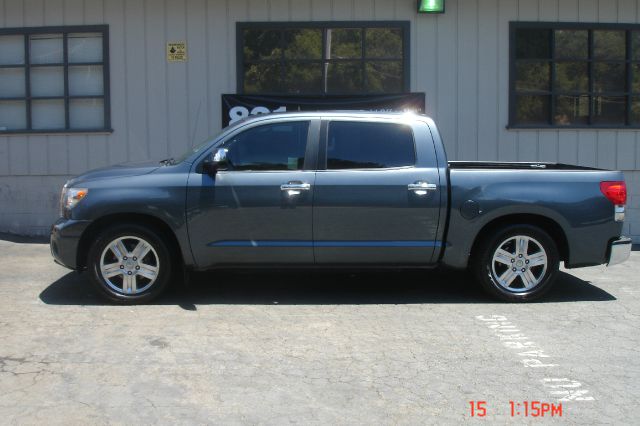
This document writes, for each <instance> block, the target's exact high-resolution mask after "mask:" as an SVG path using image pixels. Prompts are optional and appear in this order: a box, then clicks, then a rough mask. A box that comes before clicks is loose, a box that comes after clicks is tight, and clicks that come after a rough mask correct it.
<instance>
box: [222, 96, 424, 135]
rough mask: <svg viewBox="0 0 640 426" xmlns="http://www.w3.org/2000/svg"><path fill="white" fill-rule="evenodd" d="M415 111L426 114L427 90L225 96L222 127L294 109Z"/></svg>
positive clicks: (223, 99)
mask: <svg viewBox="0 0 640 426" xmlns="http://www.w3.org/2000/svg"><path fill="white" fill-rule="evenodd" d="M328 110H356V111H363V110H364V111H378V112H381V111H408V110H410V111H415V112H419V113H424V111H425V95H424V93H403V94H397V95H353V96H349V95H344V96H342V95H340V96H295V95H292V96H261V95H222V127H227V126H228V125H230V124H233V123H235V122H236V121H239V120H242V119H244V118H247V117H250V116H253V115H259V114H269V113H271V112H292V111H294V112H295V111H328Z"/></svg>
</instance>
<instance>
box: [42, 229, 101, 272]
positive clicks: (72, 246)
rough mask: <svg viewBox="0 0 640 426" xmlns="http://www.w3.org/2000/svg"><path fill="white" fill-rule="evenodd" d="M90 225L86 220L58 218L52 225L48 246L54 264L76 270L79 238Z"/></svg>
mask: <svg viewBox="0 0 640 426" xmlns="http://www.w3.org/2000/svg"><path fill="white" fill-rule="evenodd" d="M90 223H91V222H90V221H87V220H71V219H65V218H60V219H58V220H57V221H56V223H54V224H53V226H52V227H51V238H50V243H49V246H50V248H51V255H52V256H53V259H54V260H55V262H56V263H58V264H60V265H62V266H64V267H66V268H69V269H78V246H79V244H80V238H81V237H82V233H83V232H84V231H85V229H87V227H88V226H89V224H90Z"/></svg>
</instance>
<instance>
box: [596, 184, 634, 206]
mask: <svg viewBox="0 0 640 426" xmlns="http://www.w3.org/2000/svg"><path fill="white" fill-rule="evenodd" d="M600 191H602V193H603V194H604V196H605V197H607V199H608V200H609V201H611V202H612V203H613V204H615V205H616V206H622V205H625V204H627V185H626V184H625V183H624V181H623V180H621V181H608V182H600Z"/></svg>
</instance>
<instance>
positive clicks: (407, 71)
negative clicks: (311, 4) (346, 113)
mask: <svg viewBox="0 0 640 426" xmlns="http://www.w3.org/2000/svg"><path fill="white" fill-rule="evenodd" d="M389 27H393V28H398V29H400V30H401V31H402V58H401V59H389V58H376V59H371V60H376V61H385V60H390V61H391V60H393V61H398V62H401V63H402V67H403V70H402V92H401V93H409V92H410V85H411V58H410V53H411V31H410V30H411V22H410V21H293V22H287V21H278V22H237V23H236V93H238V94H242V95H247V96H251V95H256V96H258V95H259V96H263V95H264V96H321V97H330V96H345V95H344V94H340V93H327V92H324V91H320V92H317V93H311V92H309V93H299V94H298V93H286V92H260V93H245V92H244V71H245V69H244V65H245V62H244V31H245V30H287V29H320V30H323V32H322V50H323V53H322V58H321V59H309V60H294V62H305V61H308V62H322V63H332V62H340V61H345V62H350V61H354V60H355V59H327V58H325V55H326V52H325V51H326V48H325V42H326V32H325V30H326V29H344V28H356V29H367V28H389ZM362 51H363V52H365V51H366V38H364V39H363V40H362ZM283 55H284V52H283ZM359 61H361V62H362V64H361V65H362V73H363V74H362V75H363V79H364V80H363V82H362V84H363V88H364V87H366V72H365V68H366V63H367V58H366V57H364V53H363V56H362V57H361V58H360V59H359ZM251 62H253V63H260V62H265V63H267V62H270V63H280V64H286V63H287V61H286V60H285V59H284V56H283V57H281V58H280V59H279V60H262V61H261V60H256V61H251ZM325 73H326V68H325V67H324V66H323V67H322V79H323V81H324V77H325ZM389 94H397V93H391V92H365V91H363V92H357V93H350V95H389Z"/></svg>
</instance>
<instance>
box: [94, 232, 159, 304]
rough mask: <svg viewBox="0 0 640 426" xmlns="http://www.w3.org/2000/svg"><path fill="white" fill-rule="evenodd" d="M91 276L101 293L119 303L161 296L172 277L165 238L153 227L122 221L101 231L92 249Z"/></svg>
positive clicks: (136, 302) (129, 302) (147, 299)
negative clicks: (124, 223) (127, 223)
mask: <svg viewBox="0 0 640 426" xmlns="http://www.w3.org/2000/svg"><path fill="white" fill-rule="evenodd" d="M88 266H89V273H90V280H91V282H92V284H93V285H94V287H95V288H96V289H97V290H98V293H99V294H100V295H101V296H102V297H104V298H106V299H107V300H109V301H111V302H116V303H120V304H138V303H145V302H149V301H151V300H153V299H154V298H156V297H158V296H159V295H160V294H161V293H162V291H163V290H164V289H165V288H166V287H167V285H168V283H169V281H170V278H171V270H172V265H171V259H170V255H169V249H168V247H167V244H166V243H165V241H164V239H163V238H162V237H161V236H160V235H159V234H157V233H156V232H155V231H153V230H152V229H149V228H146V227H143V226H139V225H119V226H116V227H112V228H109V229H107V230H105V231H104V232H102V234H100V236H99V237H98V238H97V239H96V241H95V242H94V244H93V245H92V246H91V248H90V250H89V256H88Z"/></svg>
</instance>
